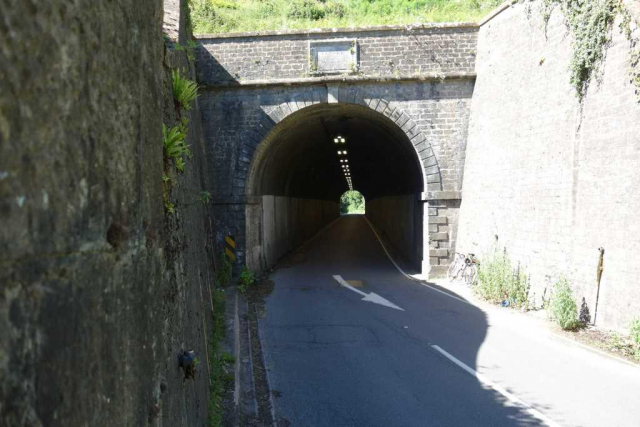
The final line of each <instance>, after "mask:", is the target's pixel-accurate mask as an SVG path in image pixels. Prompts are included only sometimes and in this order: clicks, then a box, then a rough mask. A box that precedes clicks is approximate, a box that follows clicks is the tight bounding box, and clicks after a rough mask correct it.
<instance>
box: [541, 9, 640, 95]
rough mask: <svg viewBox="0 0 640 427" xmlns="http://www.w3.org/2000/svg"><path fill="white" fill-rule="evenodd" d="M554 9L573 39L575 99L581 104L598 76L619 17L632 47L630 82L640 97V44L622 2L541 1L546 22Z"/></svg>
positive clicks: (572, 58)
mask: <svg viewBox="0 0 640 427" xmlns="http://www.w3.org/2000/svg"><path fill="white" fill-rule="evenodd" d="M555 7H560V9H561V10H562V13H563V14H564V16H565V19H566V21H567V24H568V26H569V29H570V30H571V33H572V35H573V41H572V55H571V62H570V66H569V68H570V73H571V78H570V81H571V85H572V86H573V87H574V89H575V91H576V95H577V96H578V99H579V100H580V101H582V99H583V98H584V96H585V95H586V93H587V90H588V88H589V83H590V82H591V80H592V79H593V78H594V77H596V76H597V75H598V73H599V72H600V66H601V64H602V62H603V60H604V58H605V54H606V48H607V46H608V44H609V43H610V42H611V30H612V27H613V24H614V21H615V20H616V17H617V16H618V15H621V16H622V24H621V25H620V28H621V30H622V31H623V32H624V34H625V35H626V36H627V39H628V40H629V42H630V44H631V46H630V48H631V64H630V65H631V81H632V82H633V84H634V85H635V86H636V94H638V95H639V96H640V64H639V63H640V43H638V40H637V39H635V38H634V37H633V29H632V26H633V25H635V24H633V23H632V19H631V15H630V13H629V11H628V10H627V9H626V8H625V6H624V4H623V3H622V0H543V18H544V20H545V22H547V21H548V20H549V18H550V17H551V12H552V11H553V9H554V8H555ZM639 100H640V98H639Z"/></svg>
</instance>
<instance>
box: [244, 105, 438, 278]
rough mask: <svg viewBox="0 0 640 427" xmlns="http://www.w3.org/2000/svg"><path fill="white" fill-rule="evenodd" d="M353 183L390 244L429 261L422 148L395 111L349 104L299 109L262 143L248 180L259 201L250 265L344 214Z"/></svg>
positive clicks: (252, 214) (417, 260) (250, 216)
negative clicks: (342, 201)
mask: <svg viewBox="0 0 640 427" xmlns="http://www.w3.org/2000/svg"><path fill="white" fill-rule="evenodd" d="M351 187H352V188H353V189H356V190H358V191H360V192H361V193H362V195H363V196H364V197H365V199H366V200H367V213H366V216H367V217H368V219H369V220H370V222H371V223H372V224H373V225H374V226H375V227H376V229H377V230H378V231H379V232H381V235H382V236H383V239H384V240H385V243H386V244H390V245H391V246H393V247H394V249H395V251H396V252H397V253H399V254H401V256H402V257H403V258H404V260H405V261H407V262H408V263H410V264H411V265H412V266H414V267H416V268H417V269H419V268H421V265H422V261H423V225H422V224H423V203H422V202H421V198H420V195H421V193H422V192H423V191H424V177H423V173H422V168H421V165H420V160H419V158H418V156H417V154H416V151H415V148H414V147H413V145H412V144H411V142H410V140H409V138H408V137H407V135H406V134H405V133H404V131H403V130H402V129H401V128H400V127H399V126H398V125H397V124H395V123H394V122H393V121H391V120H390V119H389V118H388V117H387V116H385V115H383V114H381V113H379V112H377V111H374V110H371V109H370V108H367V107H365V106H362V105H356V104H344V103H339V104H338V103H335V104H317V105H313V106H308V107H306V108H303V109H301V110H298V111H296V112H295V113H292V114H291V115H289V116H288V117H286V118H285V119H284V120H282V121H280V122H279V123H278V124H277V125H276V126H275V127H274V128H273V129H272V130H271V131H270V132H269V134H268V135H267V136H266V137H265V138H264V140H263V141H262V142H261V143H260V144H259V145H258V148H257V150H256V153H255V154H254V157H253V159H252V162H251V165H250V170H249V173H248V175H247V182H246V189H247V195H248V196H257V197H254V199H257V200H259V203H256V204H252V205H247V212H246V237H247V245H246V247H247V265H248V266H249V268H251V269H253V270H260V271H262V270H265V269H266V268H268V267H270V266H272V265H273V264H274V263H275V262H276V261H277V260H278V259H279V258H281V257H282V256H283V255H285V254H286V253H288V252H290V251H292V250H294V249H295V248H297V247H298V246H299V245H300V244H302V243H303V242H304V241H306V240H307V239H308V238H310V237H311V236H312V235H313V234H315V233H316V232H317V231H318V230H320V229H321V228H322V227H323V226H325V225H326V224H328V223H329V222H331V221H332V220H334V219H335V218H337V217H339V215H340V213H339V200H340V196H341V195H342V194H343V193H344V192H345V191H346V190H348V189H350V188H351ZM427 251H428V249H427ZM427 259H428V258H427Z"/></svg>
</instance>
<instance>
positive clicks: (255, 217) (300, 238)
mask: <svg viewBox="0 0 640 427" xmlns="http://www.w3.org/2000/svg"><path fill="white" fill-rule="evenodd" d="M339 210H340V207H339V203H338V202H333V201H328V200H315V199H301V198H294V197H285V196H270V195H267V196H262V197H260V202H259V203H257V204H252V205H247V208H246V218H247V225H248V227H247V249H246V252H247V254H246V263H247V267H248V268H249V269H250V270H253V271H265V270H267V269H268V268H269V267H271V266H273V265H275V264H276V262H277V261H278V260H279V259H281V258H282V257H283V256H285V255H286V254H288V253H289V252H291V251H293V250H295V249H296V248H298V247H299V246H300V245H301V244H303V243H304V242H305V241H307V240H308V239H309V238H311V237H312V236H313V235H314V234H316V233H317V232H318V231H319V230H321V229H322V228H323V227H324V226H325V225H327V224H328V223H330V222H331V221H333V220H334V219H336V218H338V216H339V214H340V212H339Z"/></svg>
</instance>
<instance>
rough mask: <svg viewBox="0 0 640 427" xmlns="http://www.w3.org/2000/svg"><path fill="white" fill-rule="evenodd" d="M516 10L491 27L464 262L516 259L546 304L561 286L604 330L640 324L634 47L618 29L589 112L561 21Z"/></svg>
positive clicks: (484, 51)
mask: <svg viewBox="0 0 640 427" xmlns="http://www.w3.org/2000/svg"><path fill="white" fill-rule="evenodd" d="M539 6H540V3H539V2H534V3H525V4H515V5H513V6H511V7H509V8H508V9H506V10H505V11H504V12H502V13H501V14H499V15H498V16H496V17H495V18H494V19H493V20H491V21H489V22H488V23H487V24H485V25H484V26H483V27H482V28H481V30H480V35H479V41H478V60H477V64H476V70H477V74H478V77H477V81H476V87H475V92H474V95H473V100H472V104H471V118H470V126H469V142H468V145H467V157H466V165H465V174H464V186H463V193H464V197H463V200H462V207H461V214H460V228H459V242H458V244H459V247H460V249H461V250H462V251H467V252H475V253H478V254H482V253H485V252H487V251H489V250H491V249H492V248H493V247H497V248H498V249H502V248H503V247H504V248H506V249H507V251H508V253H509V254H510V255H511V257H512V259H513V260H514V261H516V262H520V263H521V264H522V266H523V267H524V268H525V269H526V270H527V271H528V272H529V273H530V274H531V284H532V286H533V289H532V292H535V294H536V297H537V298H538V301H539V297H540V295H541V293H542V292H543V291H544V289H545V288H547V287H549V286H550V285H551V284H552V283H554V282H555V281H556V280H557V279H558V278H559V277H561V276H566V277H568V278H569V280H570V281H571V286H572V288H573V290H574V293H575V297H576V299H577V300H578V301H577V302H578V303H580V300H581V299H582V298H583V297H584V298H585V299H586V301H587V303H588V304H589V307H590V309H591V314H592V315H593V312H594V308H595V307H594V306H595V300H596V288H597V286H596V267H597V265H598V257H599V253H598V250H597V248H598V247H604V248H605V250H606V253H605V260H604V274H603V276H602V287H601V292H600V303H599V308H598V317H597V321H598V322H597V323H598V324H600V325H604V326H611V327H616V328H624V327H626V326H627V325H628V322H629V321H630V320H631V318H632V317H633V316H640V284H639V282H638V275H637V271H636V269H635V263H636V262H635V261H636V258H637V254H638V253H640V223H639V222H638V218H637V213H638V212H639V211H640V138H639V137H638V135H640V104H639V103H638V98H637V95H636V94H635V93H634V87H633V86H632V85H631V84H630V83H629V81H630V78H629V76H628V72H629V59H630V50H629V42H628V41H627V40H626V38H625V36H624V35H623V34H621V33H620V31H619V29H618V22H616V23H615V24H614V26H613V32H612V42H611V45H610V47H609V48H608V52H607V57H606V62H605V63H604V65H603V69H602V71H603V74H602V79H601V82H599V83H593V84H591V87H590V88H589V91H588V94H587V96H586V98H585V99H584V103H583V104H582V105H580V103H579V102H578V100H577V98H576V96H575V94H574V92H573V89H572V87H571V86H570V84H569V73H568V67H569V59H570V57H571V46H570V45H571V36H570V35H569V34H568V33H567V27H566V26H565V24H564V22H563V17H562V16H561V13H560V12H559V11H558V10H556V11H554V13H553V14H552V16H551V19H550V21H549V23H548V26H547V29H546V33H545V29H544V27H545V26H544V23H543V21H542V19H541V12H540V10H539Z"/></svg>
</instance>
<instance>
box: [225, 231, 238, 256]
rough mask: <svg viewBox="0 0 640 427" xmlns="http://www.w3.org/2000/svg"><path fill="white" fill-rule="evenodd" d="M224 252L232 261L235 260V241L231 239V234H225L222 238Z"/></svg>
mask: <svg viewBox="0 0 640 427" xmlns="http://www.w3.org/2000/svg"><path fill="white" fill-rule="evenodd" d="M224 243H225V245H224V253H225V254H227V257H228V258H229V259H230V260H231V261H232V262H235V261H236V241H235V240H234V239H233V236H226V237H225V238H224Z"/></svg>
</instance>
